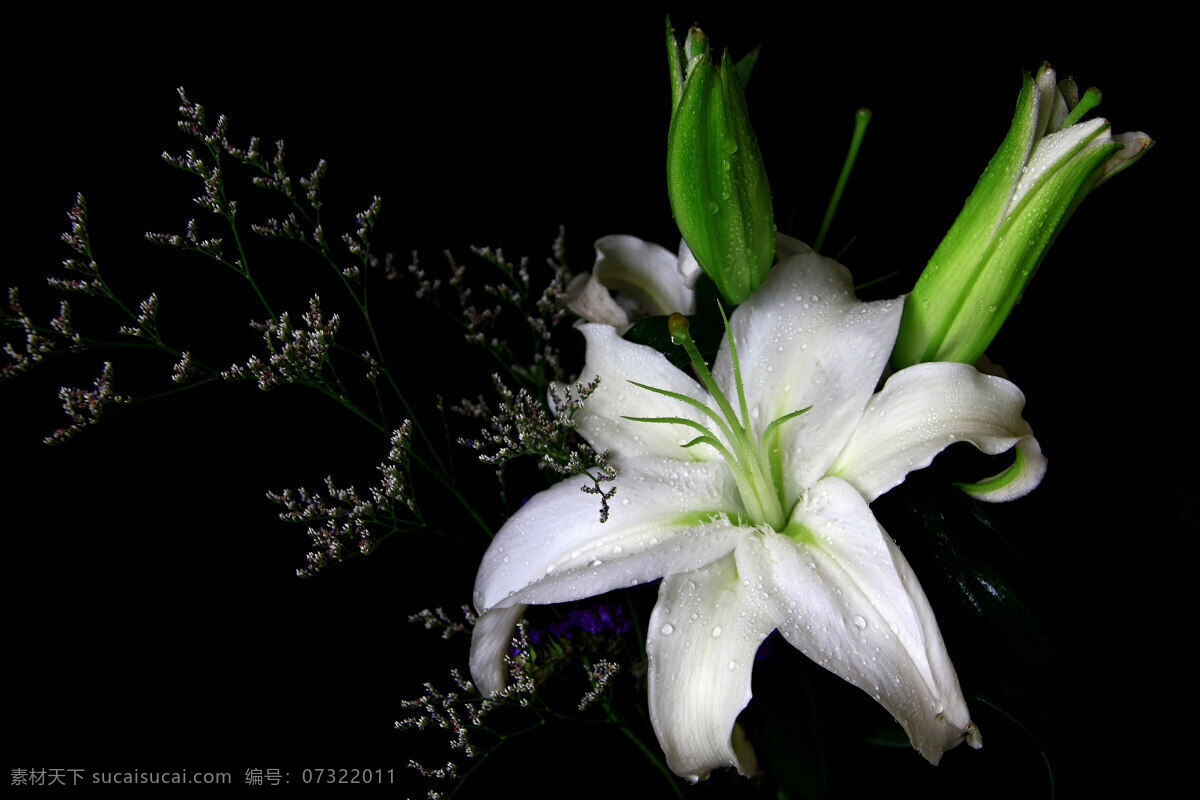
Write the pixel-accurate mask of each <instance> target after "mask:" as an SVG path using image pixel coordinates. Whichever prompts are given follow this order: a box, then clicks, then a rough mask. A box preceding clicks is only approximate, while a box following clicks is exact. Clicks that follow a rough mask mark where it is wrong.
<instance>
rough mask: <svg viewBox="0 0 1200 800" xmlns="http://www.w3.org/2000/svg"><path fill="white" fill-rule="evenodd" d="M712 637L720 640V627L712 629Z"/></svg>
mask: <svg viewBox="0 0 1200 800" xmlns="http://www.w3.org/2000/svg"><path fill="white" fill-rule="evenodd" d="M712 637H713V638H714V639H719V638H721V626H720V625H718V626H716V627H715V628H713V629H712Z"/></svg>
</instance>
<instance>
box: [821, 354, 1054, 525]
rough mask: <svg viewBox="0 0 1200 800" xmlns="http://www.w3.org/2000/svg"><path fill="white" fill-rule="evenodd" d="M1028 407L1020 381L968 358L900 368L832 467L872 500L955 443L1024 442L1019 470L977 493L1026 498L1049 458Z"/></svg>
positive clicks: (993, 450) (988, 446)
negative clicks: (1023, 414)
mask: <svg viewBox="0 0 1200 800" xmlns="http://www.w3.org/2000/svg"><path fill="white" fill-rule="evenodd" d="M1024 407H1025V395H1023V394H1022V393H1021V390H1020V389H1018V388H1017V387H1016V386H1015V385H1013V384H1012V383H1010V382H1009V381H1006V380H1004V379H1003V378H997V377H994V376H991V375H984V374H982V373H980V372H978V371H977V370H976V369H975V368H974V367H972V366H970V365H968V364H958V363H950V362H933V363H928V364H917V365H915V366H912V367H908V368H907V369H902V370H900V371H899V372H897V373H896V374H895V375H892V376H891V377H890V378H889V379H888V382H887V383H886V384H885V385H884V387H883V389H882V390H881V391H880V392H879V393H878V394H876V395H875V396H874V397H873V398H872V399H871V402H870V404H869V405H868V406H867V410H866V413H865V414H863V417H862V420H861V422H860V423H859V425H858V427H857V428H856V429H855V430H854V434H853V435H852V436H851V437H850V440H849V441H848V442H847V443H846V446H845V449H843V450H842V452H841V454H840V455H839V456H838V458H837V460H836V461H835V462H834V463H833V465H832V466H831V467H830V469H829V473H830V474H831V475H838V476H840V477H842V478H844V479H845V480H847V481H849V482H850V483H851V484H853V485H854V487H855V488H857V489H858V490H859V492H861V493H862V495H863V497H865V498H866V499H867V501H868V502H869V501H871V500H874V499H875V498H876V497H878V496H879V495H881V494H883V493H884V492H886V491H887V490H888V489H891V488H892V487H893V486H896V485H897V484H899V483H902V482H903V481H904V477H905V476H906V475H907V474H908V473H910V472H912V471H913V470H917V469H922V468H924V467H927V466H929V464H930V462H931V461H933V458H934V456H936V455H937V454H938V453H940V452H941V451H942V450H944V449H945V448H946V447H948V446H950V445H951V444H954V443H955V442H960V441H966V442H970V443H971V444H973V445H975V447H977V448H979V449H980V450H982V451H983V452H985V453H987V454H989V455H995V454H997V453H1002V452H1004V451H1006V450H1008V449H1010V448H1012V447H1014V446H1016V445H1018V444H1021V443H1024V444H1022V445H1021V449H1020V455H1019V458H1018V465H1017V466H1018V469H1017V470H1016V471H1015V472H1014V471H1011V470H1010V471H1007V472H1006V473H1001V475H998V476H996V478H995V479H990V481H991V482H992V483H991V485H985V486H981V487H980V488H979V489H978V490H977V491H975V492H973V494H975V495H976V496H977V497H979V498H980V499H983V500H991V501H999V500H1011V499H1014V498H1016V497H1020V496H1021V495H1023V494H1026V493H1028V492H1029V491H1031V490H1032V489H1033V488H1034V487H1035V486H1037V485H1038V483H1040V482H1041V479H1042V476H1043V475H1044V474H1045V472H1046V459H1045V458H1044V457H1043V456H1042V453H1041V449H1040V448H1039V447H1038V445H1037V441H1036V440H1035V439H1034V438H1033V431H1032V429H1031V428H1030V427H1029V423H1028V422H1026V421H1025V420H1024V419H1023V418H1022V417H1021V409H1023V408H1024ZM987 483H988V482H985V484H987Z"/></svg>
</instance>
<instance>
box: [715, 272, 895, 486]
mask: <svg viewBox="0 0 1200 800" xmlns="http://www.w3.org/2000/svg"><path fill="white" fill-rule="evenodd" d="M902 311H903V303H901V302H900V301H898V300H882V301H878V302H873V303H864V302H861V301H859V300H858V299H857V298H855V296H854V284H853V281H852V280H851V278H850V272H849V271H848V270H847V269H846V268H845V267H843V266H842V265H841V264H838V263H837V262H836V261H833V260H832V259H830V258H826V257H824V256H821V255H818V254H816V253H812V252H809V253H802V254H799V255H796V256H793V257H791V258H789V259H788V260H787V261H784V262H782V263H780V264H778V265H776V267H775V268H774V269H773V270H772V271H771V274H770V275H769V276H768V277H767V280H766V281H765V282H764V283H763V285H762V286H761V287H759V289H758V291H756V292H755V293H754V295H753V296H751V298H750V299H749V300H747V301H746V302H745V303H743V304H742V305H741V306H739V307H738V309H737V311H735V312H734V314H733V317H732V318H731V319H730V328H731V329H732V331H733V336H734V339H735V341H736V342H737V348H738V360H739V363H740V365H741V372H742V380H743V383H744V385H745V391H746V400H747V404H748V407H749V412H750V417H751V419H750V424H751V428H752V429H753V431H754V434H755V436H756V437H758V436H761V435H762V432H763V430H764V429H765V428H766V427H767V425H769V424H770V423H771V422H772V421H773V420H775V419H777V418H779V417H781V416H783V415H784V414H788V413H791V412H793V411H796V410H798V409H801V408H806V407H809V406H811V407H812V408H811V410H809V411H808V412H807V413H805V414H802V415H801V416H799V417H797V418H795V419H793V420H790V421H789V422H787V423H785V424H784V425H782V426H781V427H780V428H779V429H778V436H779V438H780V442H781V444H780V446H781V447H782V450H783V474H784V476H785V488H786V494H787V497H786V502H785V506H786V505H789V504H790V503H793V502H795V501H796V499H797V498H799V496H800V494H801V492H802V491H803V490H804V489H805V488H806V487H808V486H811V485H812V484H814V483H816V482H817V481H818V480H819V479H820V478H821V477H822V476H824V474H825V472H826V470H827V469H828V468H829V465H830V464H832V463H833V460H834V459H835V458H836V457H837V454H838V453H839V452H840V451H841V450H842V448H843V446H844V445H845V443H846V441H847V439H849V437H850V434H851V432H852V431H853V430H854V426H855V425H857V424H858V421H859V420H860V419H861V417H862V410H863V409H864V408H866V405H867V402H868V400H870V398H871V394H872V392H874V391H875V385H876V383H877V382H878V380H879V375H880V373H882V372H883V368H884V366H885V365H886V364H887V360H888V356H889V355H890V354H891V350H892V343H893V342H894V341H895V339H896V331H897V330H898V329H899V326H900V317H901V313H902ZM713 375H714V377H715V378H716V380H717V382H718V383H719V384H720V385H721V388H722V390H723V391H724V392H725V393H726V396H727V397H729V398H730V402H731V403H734V404H736V402H737V401H736V399H735V398H736V397H737V390H736V387H735V385H734V377H733V369H732V365H731V359H730V352H729V342H728V341H725V342H723V343H722V344H721V350H720V353H719V354H718V356H717V362H716V368H715V369H714V371H713Z"/></svg>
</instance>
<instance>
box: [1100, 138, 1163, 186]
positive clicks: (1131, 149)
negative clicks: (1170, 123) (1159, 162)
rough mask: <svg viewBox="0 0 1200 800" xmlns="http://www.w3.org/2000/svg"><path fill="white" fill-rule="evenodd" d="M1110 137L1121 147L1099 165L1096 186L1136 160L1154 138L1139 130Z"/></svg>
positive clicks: (1152, 142) (1151, 143)
mask: <svg viewBox="0 0 1200 800" xmlns="http://www.w3.org/2000/svg"><path fill="white" fill-rule="evenodd" d="M1112 138H1113V141H1116V142H1120V143H1121V145H1122V147H1121V149H1120V150H1118V151H1117V152H1115V153H1113V154H1112V157H1110V158H1109V159H1108V160H1107V161H1105V162H1104V164H1103V165H1102V166H1101V167H1100V177H1099V180H1097V182H1096V185H1097V186H1099V185H1100V184H1101V183H1104V182H1105V181H1106V180H1108V179H1109V178H1111V177H1112V176H1113V175H1116V174H1117V173H1118V172H1120V171H1121V170H1123V169H1125V168H1126V167H1128V166H1129V165H1130V164H1132V163H1133V162H1135V161H1137V160H1138V159H1139V158H1141V157H1142V155H1143V154H1144V153H1145V152H1146V151H1147V150H1149V149H1150V147H1151V146H1152V145H1153V144H1154V140H1153V139H1151V138H1150V137H1149V136H1147V135H1146V134H1144V133H1142V132H1141V131H1131V132H1129V133H1118V134H1117V135H1116V136H1114V137H1112Z"/></svg>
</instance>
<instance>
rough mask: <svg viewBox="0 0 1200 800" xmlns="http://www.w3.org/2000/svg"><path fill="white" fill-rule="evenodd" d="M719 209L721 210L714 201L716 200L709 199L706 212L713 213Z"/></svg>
mask: <svg viewBox="0 0 1200 800" xmlns="http://www.w3.org/2000/svg"><path fill="white" fill-rule="evenodd" d="M720 210H721V207H720V206H719V205H717V201H716V200H710V201H709V203H708V213H710V214H715V213H717V212H718V211H720Z"/></svg>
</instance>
